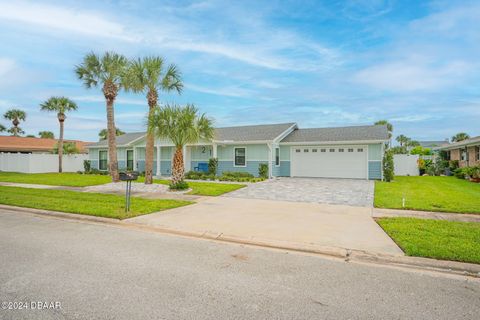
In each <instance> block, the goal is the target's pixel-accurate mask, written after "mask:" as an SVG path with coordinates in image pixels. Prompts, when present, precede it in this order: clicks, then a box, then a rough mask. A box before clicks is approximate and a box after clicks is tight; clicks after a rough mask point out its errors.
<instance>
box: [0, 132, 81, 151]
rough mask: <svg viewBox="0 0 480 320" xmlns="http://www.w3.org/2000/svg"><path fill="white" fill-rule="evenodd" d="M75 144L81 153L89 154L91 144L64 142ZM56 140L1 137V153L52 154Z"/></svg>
mask: <svg viewBox="0 0 480 320" xmlns="http://www.w3.org/2000/svg"><path fill="white" fill-rule="evenodd" d="M66 142H69V143H72V142H73V143H75V146H76V147H77V149H78V150H79V151H80V153H87V148H86V146H87V145H88V144H89V142H83V141H78V140H64V143H66ZM57 143H58V140H56V139H43V138H29V137H13V136H0V152H10V153H50V152H52V151H53V149H54V148H55V146H56V145H57Z"/></svg>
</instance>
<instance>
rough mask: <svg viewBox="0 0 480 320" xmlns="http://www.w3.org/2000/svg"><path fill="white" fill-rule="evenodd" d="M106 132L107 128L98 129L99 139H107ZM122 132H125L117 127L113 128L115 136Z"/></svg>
mask: <svg viewBox="0 0 480 320" xmlns="http://www.w3.org/2000/svg"><path fill="white" fill-rule="evenodd" d="M107 133H108V131H107V129H102V130H100V132H99V133H98V136H99V137H100V141H102V140H106V139H107ZM122 134H125V132H123V131H122V130H120V129H118V128H115V136H117V137H118V136H121V135H122Z"/></svg>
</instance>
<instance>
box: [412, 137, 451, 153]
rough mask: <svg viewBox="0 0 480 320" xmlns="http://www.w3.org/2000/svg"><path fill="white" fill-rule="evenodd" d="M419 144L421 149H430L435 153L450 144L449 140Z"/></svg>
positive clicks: (421, 142)
mask: <svg viewBox="0 0 480 320" xmlns="http://www.w3.org/2000/svg"><path fill="white" fill-rule="evenodd" d="M418 143H419V144H420V146H421V147H423V148H428V149H431V150H433V151H435V150H438V149H439V148H440V147H444V146H446V145H448V144H450V142H449V141H448V139H445V140H443V141H418Z"/></svg>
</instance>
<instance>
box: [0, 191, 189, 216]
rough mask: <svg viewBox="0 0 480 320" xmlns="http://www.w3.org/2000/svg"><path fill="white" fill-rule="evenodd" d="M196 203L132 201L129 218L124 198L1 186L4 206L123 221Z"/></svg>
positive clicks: (168, 200) (136, 199) (165, 200)
mask: <svg viewBox="0 0 480 320" xmlns="http://www.w3.org/2000/svg"><path fill="white" fill-rule="evenodd" d="M193 203H194V202H192V201H185V200H172V199H155V200H153V199H144V198H139V197H132V198H131V210H130V212H129V213H128V214H127V213H125V197H124V196H120V195H115V194H104V193H90V192H78V191H70V190H52V189H32V188H23V187H7V186H0V204H4V205H11V206H17V207H25V208H33V209H43V210H52V211H59V212H66V213H76V214H83V215H90V216H97V217H104V218H115V219H121V220H122V219H128V218H133V217H136V216H140V215H145V214H149V213H153V212H158V211H163V210H168V209H173V208H178V207H182V206H186V205H190V204H193Z"/></svg>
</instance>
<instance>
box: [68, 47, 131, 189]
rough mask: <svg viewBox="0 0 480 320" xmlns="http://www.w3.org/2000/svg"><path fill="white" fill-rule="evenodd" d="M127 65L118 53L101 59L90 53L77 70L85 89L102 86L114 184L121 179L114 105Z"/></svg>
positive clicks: (110, 53) (111, 173)
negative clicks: (119, 175)
mask: <svg viewBox="0 0 480 320" xmlns="http://www.w3.org/2000/svg"><path fill="white" fill-rule="evenodd" d="M127 63H128V60H127V58H125V57H124V56H122V55H119V54H117V53H113V52H107V53H105V54H104V55H103V56H101V57H100V56H98V55H96V54H94V53H90V54H87V55H86V56H85V57H84V58H83V62H82V63H81V64H80V65H79V66H77V67H76V69H75V72H76V73H77V76H78V78H79V79H80V80H83V84H84V85H85V87H87V88H92V87H98V86H99V85H100V86H102V92H103V95H104V97H105V100H106V107H107V130H108V155H109V171H110V175H111V176H112V180H113V181H114V182H117V181H118V180H119V177H118V161H117V144H116V141H115V119H114V110H113V104H114V102H115V98H116V97H117V95H118V91H119V90H120V89H121V88H122V87H123V84H124V76H125V71H126V67H127Z"/></svg>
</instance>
